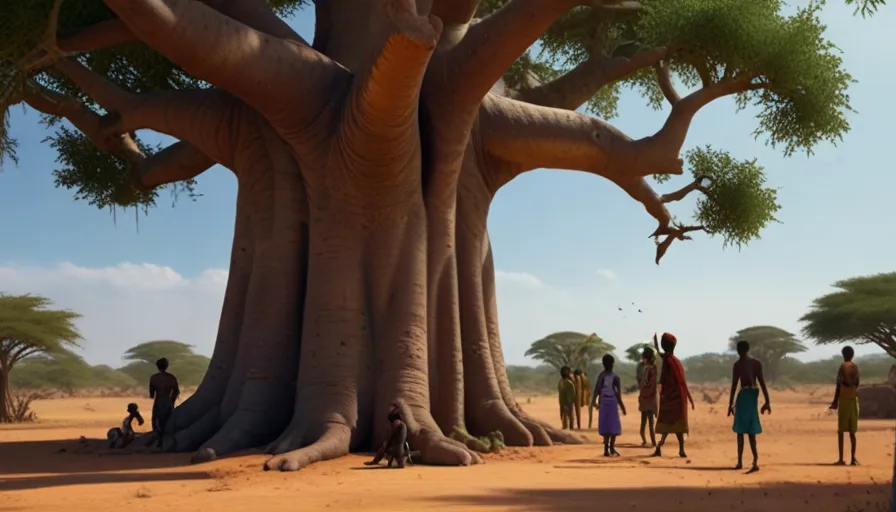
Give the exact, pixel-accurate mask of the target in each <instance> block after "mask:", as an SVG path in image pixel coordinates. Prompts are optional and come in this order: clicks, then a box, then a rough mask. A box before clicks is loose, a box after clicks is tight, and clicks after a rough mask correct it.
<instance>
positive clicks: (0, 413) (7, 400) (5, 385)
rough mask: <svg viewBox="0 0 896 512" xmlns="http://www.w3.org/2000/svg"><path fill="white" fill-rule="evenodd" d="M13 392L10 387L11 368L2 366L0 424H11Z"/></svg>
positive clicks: (0, 377) (0, 371) (0, 372)
mask: <svg viewBox="0 0 896 512" xmlns="http://www.w3.org/2000/svg"><path fill="white" fill-rule="evenodd" d="M11 408H12V390H11V389H10V387H9V368H8V367H7V366H6V365H0V423H11V422H12V420H13V417H12V409H11Z"/></svg>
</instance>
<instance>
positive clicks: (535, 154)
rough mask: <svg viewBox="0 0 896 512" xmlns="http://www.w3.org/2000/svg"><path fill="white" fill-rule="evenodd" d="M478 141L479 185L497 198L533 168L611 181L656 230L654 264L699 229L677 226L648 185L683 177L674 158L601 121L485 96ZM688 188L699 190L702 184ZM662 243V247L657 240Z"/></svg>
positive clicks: (659, 197) (671, 195)
mask: <svg viewBox="0 0 896 512" xmlns="http://www.w3.org/2000/svg"><path fill="white" fill-rule="evenodd" d="M479 119H480V140H481V144H482V147H483V149H484V150H485V153H486V155H487V160H486V169H484V171H483V179H484V181H485V182H486V184H487V186H488V187H489V188H490V189H491V193H492V194H494V193H496V192H497V190H498V188H500V187H501V186H502V185H504V184H505V183H507V182H509V181H510V180H511V179H513V178H514V177H516V176H517V175H519V174H520V173H522V172H525V171H527V170H531V169H536V168H560V169H574V170H582V171H587V172H590V173H593V174H597V175H599V176H602V177H604V178H607V179H608V180H610V181H612V182H613V183H614V184H616V185H617V186H618V187H619V188H621V189H622V190H624V191H625V192H626V193H627V194H628V195H629V196H630V197H631V198H632V199H635V200H636V201H638V202H639V203H641V204H642V205H643V206H644V208H645V210H647V212H648V213H649V214H650V215H651V216H652V217H653V218H655V219H656V220H657V222H658V223H659V226H658V227H657V229H656V231H654V233H653V234H651V235H650V236H651V237H653V238H656V239H657V254H656V262H657V263H659V261H660V259H661V258H662V257H663V255H664V254H665V253H666V250H667V249H668V248H669V245H670V244H671V243H672V242H673V241H674V240H690V236H688V233H690V232H693V231H700V230H704V228H703V227H702V226H682V225H679V224H676V223H675V222H674V221H673V218H672V216H671V214H670V213H669V211H668V210H667V209H666V204H665V203H666V202H667V201H666V200H664V197H661V196H659V195H658V194H657V193H656V192H655V191H654V190H653V188H652V187H651V186H650V185H649V184H648V183H647V180H646V179H645V176H649V175H651V174H681V173H682V172H683V171H682V168H681V166H682V160H681V159H680V158H678V156H677V153H674V154H672V155H665V154H663V153H651V152H650V151H645V150H644V148H642V147H641V146H640V144H639V143H640V141H632V140H631V139H629V138H628V137H627V136H626V135H625V134H623V133H621V132H619V131H618V130H616V129H615V128H613V127H612V126H610V125H607V124H606V123H603V122H602V121H600V120H597V119H593V118H589V117H587V116H583V115H581V114H578V113H576V112H571V111H568V110H558V109H550V108H544V107H536V106H533V105H529V104H526V103H521V102H518V101H514V100H510V99H507V98H501V97H498V96H494V95H488V96H487V97H486V99H485V100H484V101H483V103H482V107H481V108H480V114H479ZM695 183H696V184H693V185H692V188H693V189H694V190H699V189H700V187H702V186H703V185H702V183H701V182H700V180H697V181H696V182H695ZM688 188H689V187H685V189H682V190H683V191H684V192H683V191H678V192H676V193H673V194H670V195H669V196H665V198H666V199H667V200H668V201H673V200H677V199H676V197H677V196H678V195H682V197H683V195H685V194H686V193H687V191H689V190H687V189H688ZM661 236H664V237H665V238H664V239H663V240H662V241H660V240H659V237H661Z"/></svg>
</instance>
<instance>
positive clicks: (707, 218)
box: [687, 146, 781, 247]
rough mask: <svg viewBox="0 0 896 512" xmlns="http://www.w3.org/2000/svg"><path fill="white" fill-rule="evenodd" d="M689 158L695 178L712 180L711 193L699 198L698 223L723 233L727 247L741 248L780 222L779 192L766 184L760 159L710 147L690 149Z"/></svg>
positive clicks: (710, 232) (708, 230) (707, 229)
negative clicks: (739, 159) (778, 217)
mask: <svg viewBox="0 0 896 512" xmlns="http://www.w3.org/2000/svg"><path fill="white" fill-rule="evenodd" d="M687 160H688V163H689V165H690V169H691V173H692V174H693V175H694V178H695V179H696V178H706V179H708V180H709V186H708V189H709V191H708V193H707V194H706V195H705V196H703V197H701V198H700V199H698V200H697V213H696V215H695V216H696V219H697V222H698V223H700V224H701V225H703V226H704V227H705V228H706V232H707V233H709V234H711V235H721V236H722V239H723V246H725V247H727V246H728V245H736V246H737V247H741V246H742V245H744V244H746V243H748V242H750V241H751V240H755V239H758V238H759V233H760V231H761V230H762V229H763V228H765V226H767V225H768V224H769V223H770V222H777V219H776V218H775V213H777V211H778V210H779V209H780V208H781V206H780V205H779V204H778V192H777V190H775V189H773V188H768V187H765V186H764V185H765V181H766V179H765V173H764V172H763V169H762V167H760V166H758V165H756V160H746V161H738V160H735V159H734V158H732V157H731V155H729V154H728V153H725V152H722V151H716V150H714V149H712V148H711V147H709V146H707V147H706V149H702V148H697V149H694V150H691V151H688V153H687Z"/></svg>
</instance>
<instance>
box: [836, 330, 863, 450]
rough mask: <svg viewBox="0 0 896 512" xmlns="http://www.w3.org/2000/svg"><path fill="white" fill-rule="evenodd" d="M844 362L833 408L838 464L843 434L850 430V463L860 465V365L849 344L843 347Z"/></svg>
mask: <svg viewBox="0 0 896 512" xmlns="http://www.w3.org/2000/svg"><path fill="white" fill-rule="evenodd" d="M841 353H842V354H843V364H841V365H840V369H839V370H837V388H836V389H835V390H834V401H833V403H831V410H833V411H837V434H838V442H837V447H838V449H839V450H840V451H839V453H840V458H839V459H837V462H836V464H837V465H838V466H843V465H845V464H846V462H845V461H844V460H843V434H844V433H847V432H849V444H850V449H851V451H850V453H851V455H852V457H851V461H850V465H852V466H858V465H859V461H858V460H856V431H857V430H858V429H859V366H858V365H857V364H856V363H854V362H853V360H852V358H853V357H854V356H855V351H854V350H853V349H852V347H850V346H849V345H847V346H845V347H843V350H842V351H841Z"/></svg>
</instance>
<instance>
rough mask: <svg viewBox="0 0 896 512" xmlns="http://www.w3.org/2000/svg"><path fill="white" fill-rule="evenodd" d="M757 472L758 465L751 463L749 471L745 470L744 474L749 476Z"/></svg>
mask: <svg viewBox="0 0 896 512" xmlns="http://www.w3.org/2000/svg"><path fill="white" fill-rule="evenodd" d="M757 471H759V464H756V463H753V466H752V467H751V468H750V469H749V470H747V473H746V474H748V475H749V474H750V473H755V472H757Z"/></svg>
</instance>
